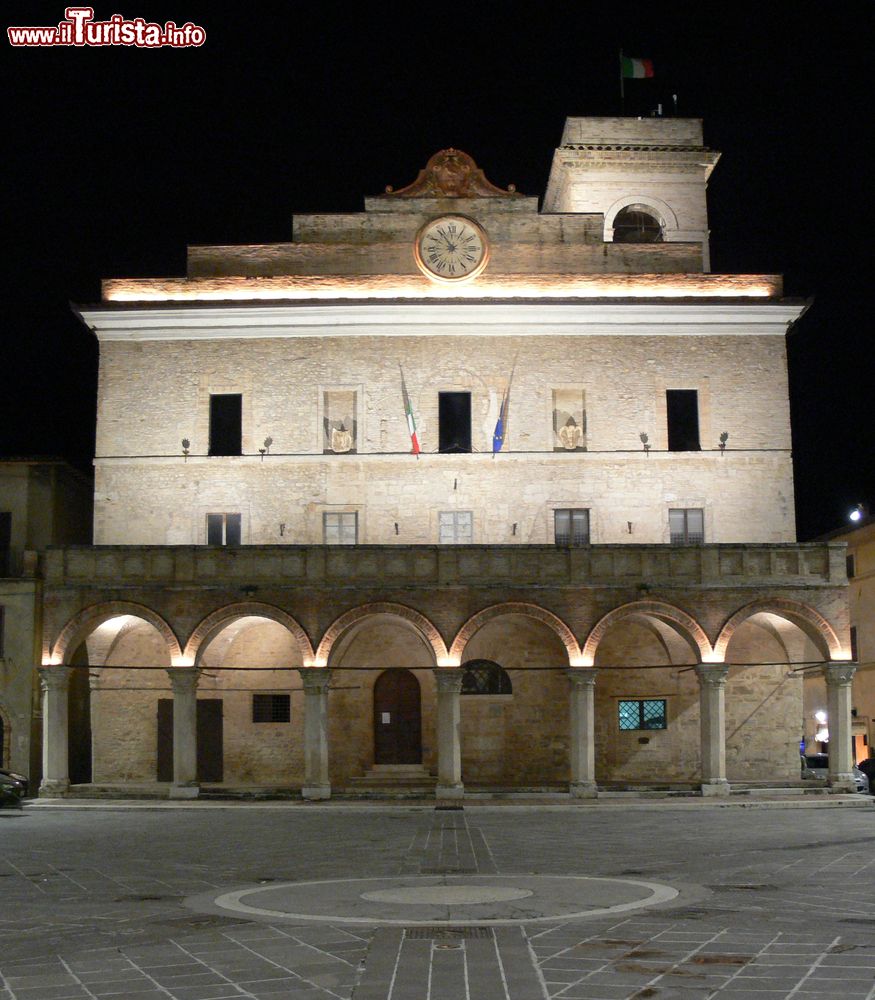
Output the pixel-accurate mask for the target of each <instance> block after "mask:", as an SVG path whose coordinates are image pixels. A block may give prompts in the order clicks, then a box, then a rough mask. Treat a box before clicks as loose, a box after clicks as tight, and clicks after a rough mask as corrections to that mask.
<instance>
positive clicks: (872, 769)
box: [857, 757, 875, 794]
mask: <svg viewBox="0 0 875 1000" xmlns="http://www.w3.org/2000/svg"><path fill="white" fill-rule="evenodd" d="M857 767H858V768H859V769H860V770H861V771H862V772H863V774H865V775H866V777H867V778H868V779H869V791H870V792H872V793H873V794H875V757H868V758H867V759H866V760H861V761H860V763H859V764H858V765H857Z"/></svg>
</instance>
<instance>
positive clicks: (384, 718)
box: [380, 712, 392, 726]
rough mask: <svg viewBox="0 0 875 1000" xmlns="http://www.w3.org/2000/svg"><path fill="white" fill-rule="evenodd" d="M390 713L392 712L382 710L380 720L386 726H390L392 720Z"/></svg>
mask: <svg viewBox="0 0 875 1000" xmlns="http://www.w3.org/2000/svg"><path fill="white" fill-rule="evenodd" d="M390 714H391V713H389V712H381V713H380V722H382V723H383V725H384V726H388V725H389V723H390V722H391V721H392V720H391V718H390Z"/></svg>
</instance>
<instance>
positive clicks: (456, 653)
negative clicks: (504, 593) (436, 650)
mask: <svg viewBox="0 0 875 1000" xmlns="http://www.w3.org/2000/svg"><path fill="white" fill-rule="evenodd" d="M502 615H523V616H524V617H526V618H533V619H535V621H539V622H541V623H542V624H544V625H546V626H547V627H548V628H549V629H551V630H552V631H553V632H554V633H555V634H556V635H557V637H558V638H559V641H560V642H561V643H562V645H563V646H564V647H565V650H566V652H567V653H568V662H569V663H573V662H575V661H576V660H577V659H578V657H579V656H580V647H579V646H578V645H577V640H576V639H575V638H574V633H573V632H572V631H571V629H570V628H569V627H568V626H567V625H566V624H565V622H564V621H562V619H561V618H559V617H558V616H557V615H554V614H553V612H552V611H547V610H546V609H544V608H542V607H540V606H539V605H537V604H526V603H524V602H522V601H509V602H508V603H507V604H493V605H492V606H491V607H488V608H484V609H483V610H482V611H478V612H477V613H476V614H475V615H472V616H471V617H470V618H469V619H468V621H466V622H465V624H464V625H463V626H462V627H461V628H460V629H459V631H458V633H457V634H456V638H455V639H454V640H453V645H452V646H451V648H450V659H451V660H452V661H453V663H454V664H459V663H461V662H462V655H463V653H464V651H465V647H466V646H467V645H468V642H469V641H470V639H471V637H472V636H473V635H474V633H475V632H478V631H479V630H480V629H481V628H482V627H483V626H484V625H485V624H486V623H487V622H488V621H491V620H492V619H493V618H498V617H500V616H502Z"/></svg>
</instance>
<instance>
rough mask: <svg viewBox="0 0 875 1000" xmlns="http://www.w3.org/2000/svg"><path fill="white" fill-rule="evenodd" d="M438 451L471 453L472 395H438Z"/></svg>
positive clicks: (460, 393)
mask: <svg viewBox="0 0 875 1000" xmlns="http://www.w3.org/2000/svg"><path fill="white" fill-rule="evenodd" d="M438 423H439V424H440V429H439V432H438V451H441V452H470V450H471V393H470V392H440V393H438Z"/></svg>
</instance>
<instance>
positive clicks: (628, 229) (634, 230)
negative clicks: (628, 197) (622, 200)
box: [614, 205, 662, 243]
mask: <svg viewBox="0 0 875 1000" xmlns="http://www.w3.org/2000/svg"><path fill="white" fill-rule="evenodd" d="M614 242H615V243H660V242H662V226H660V224H659V220H658V219H657V218H656V217H655V216H653V215H651V213H650V212H649V211H647V210H646V208H645V206H643V205H629V206H628V208H624V209H623V210H622V211H621V212H618V213H617V215H616V218H615V219H614Z"/></svg>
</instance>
